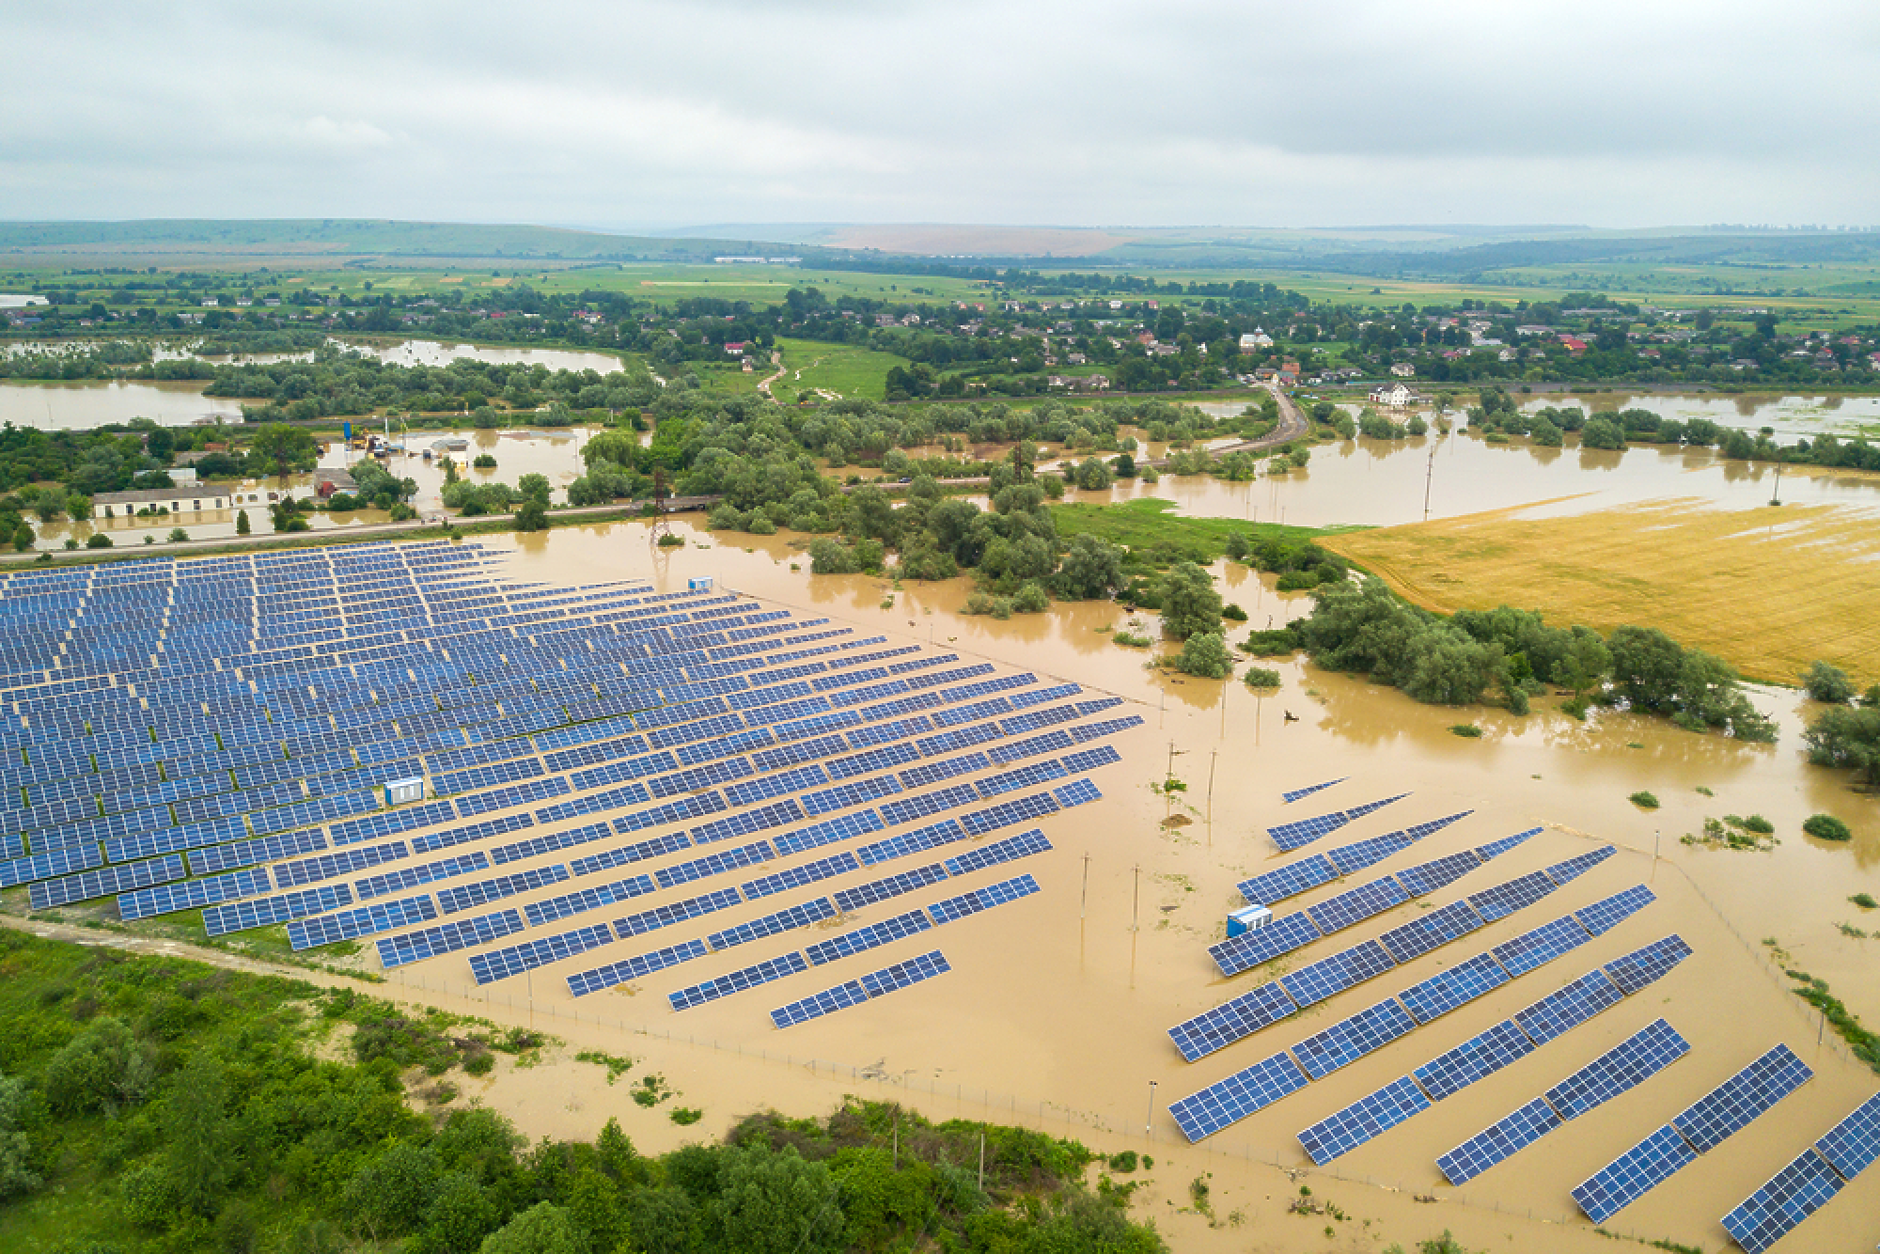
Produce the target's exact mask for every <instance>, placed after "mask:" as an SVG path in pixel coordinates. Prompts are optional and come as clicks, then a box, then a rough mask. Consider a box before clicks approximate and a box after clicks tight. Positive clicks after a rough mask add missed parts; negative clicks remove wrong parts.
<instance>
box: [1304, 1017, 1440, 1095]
mask: <svg viewBox="0 0 1880 1254" xmlns="http://www.w3.org/2000/svg"><path fill="white" fill-rule="evenodd" d="M1416 1026H1417V1025H1416V1021H1415V1020H1413V1019H1412V1018H1411V1017H1410V1016H1409V1014H1408V1013H1406V1012H1405V1010H1404V1008H1403V1007H1402V1006H1400V1005H1398V1004H1397V1002H1395V1001H1390V1000H1386V1001H1381V1002H1378V1003H1377V1004H1376V1005H1375V1006H1368V1007H1366V1008H1365V1009H1363V1010H1360V1011H1359V1012H1358V1013H1357V1014H1355V1015H1352V1016H1351V1017H1350V1018H1348V1019H1344V1020H1342V1021H1340V1022H1338V1023H1334V1024H1333V1025H1332V1026H1331V1027H1329V1028H1326V1029H1325V1030H1324V1031H1323V1032H1318V1033H1315V1034H1314V1035H1312V1036H1308V1037H1307V1038H1306V1039H1305V1040H1303V1041H1300V1042H1299V1043H1298V1044H1297V1045H1294V1046H1293V1050H1292V1053H1293V1057H1294V1058H1296V1059H1298V1060H1299V1065H1300V1067H1301V1068H1303V1069H1304V1070H1305V1073H1306V1074H1307V1075H1309V1076H1311V1077H1312V1078H1313V1079H1314V1080H1323V1079H1324V1078H1325V1077H1326V1076H1328V1075H1330V1074H1331V1073H1332V1072H1334V1071H1336V1070H1338V1069H1339V1068H1340V1067H1344V1066H1348V1065H1349V1064H1351V1063H1354V1062H1356V1061H1357V1060H1358V1059H1360V1058H1362V1057H1364V1056H1365V1055H1366V1054H1368V1053H1370V1052H1371V1051H1373V1050H1377V1049H1382V1048H1383V1047H1384V1046H1386V1045H1388V1044H1390V1043H1391V1042H1392V1041H1394V1040H1396V1039H1397V1038H1398V1037H1400V1036H1403V1035H1404V1034H1406V1033H1408V1032H1411V1031H1413V1030H1415V1028H1416Z"/></svg>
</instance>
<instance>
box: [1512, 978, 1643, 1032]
mask: <svg viewBox="0 0 1880 1254" xmlns="http://www.w3.org/2000/svg"><path fill="white" fill-rule="evenodd" d="M1624 996H1625V995H1624V994H1623V993H1621V992H1620V991H1619V989H1618V986H1617V985H1615V984H1614V983H1613V982H1612V981H1611V980H1609V979H1607V978H1606V975H1605V973H1604V972H1603V971H1588V972H1587V973H1586V974H1585V975H1583V976H1581V977H1580V978H1579V979H1577V980H1574V981H1573V982H1572V983H1570V984H1568V985H1566V986H1564V987H1562V988H1559V989H1556V990H1554V991H1553V992H1551V993H1549V994H1547V996H1545V997H1543V998H1541V999H1540V1000H1539V1001H1537V1002H1535V1003H1534V1004H1533V1005H1531V1006H1528V1007H1526V1008H1525V1009H1522V1010H1519V1011H1517V1012H1516V1013H1515V1016H1514V1021H1515V1022H1516V1023H1517V1024H1519V1025H1520V1027H1521V1030H1522V1031H1523V1032H1526V1033H1527V1034H1528V1039H1529V1040H1531V1041H1533V1042H1534V1043H1535V1044H1536V1045H1545V1044H1546V1043H1547V1042H1549V1041H1551V1040H1553V1039H1554V1038H1555V1037H1556V1036H1560V1035H1562V1034H1563V1033H1565V1032H1569V1031H1571V1030H1572V1029H1574V1028H1577V1027H1578V1026H1580V1024H1582V1023H1585V1022H1586V1021H1587V1020H1588V1019H1590V1018H1592V1017H1593V1016H1594V1015H1596V1014H1598V1013H1599V1012H1600V1011H1602V1010H1605V1009H1606V1008H1607V1007H1609V1006H1616V1005H1618V1004H1619V1002H1620V1001H1622V1000H1624Z"/></svg>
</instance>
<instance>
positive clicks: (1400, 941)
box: [1377, 901, 1487, 965]
mask: <svg viewBox="0 0 1880 1254" xmlns="http://www.w3.org/2000/svg"><path fill="white" fill-rule="evenodd" d="M1486 926H1487V924H1485V923H1483V922H1482V916H1481V915H1479V914H1477V913H1476V912H1475V911H1473V910H1471V909H1469V903H1468V902H1466V901H1452V902H1450V903H1449V904H1448V905H1446V906H1444V907H1442V908H1441V909H1438V910H1432V911H1430V912H1429V913H1428V914H1422V915H1418V916H1417V917H1416V918H1414V919H1411V920H1410V921H1409V922H1408V923H1405V924H1403V925H1402V926H1400V927H1394V928H1392V929H1391V930H1390V931H1388V932H1385V933H1384V934H1383V935H1382V936H1379V937H1378V938H1377V940H1378V943H1379V944H1380V945H1382V946H1384V948H1385V949H1387V950H1389V951H1390V956H1391V957H1392V958H1395V959H1396V960H1397V962H1398V963H1399V965H1401V964H1403V963H1406V962H1409V961H1410V960H1411V959H1412V958H1420V957H1422V956H1423V955H1424V954H1426V953H1429V952H1430V951H1431V950H1433V949H1437V948H1440V947H1441V946H1443V945H1447V944H1448V943H1449V942H1450V941H1453V940H1459V939H1461V938H1462V937H1464V936H1467V935H1468V934H1469V933H1470V932H1473V931H1476V930H1477V929H1479V928H1483V927H1486Z"/></svg>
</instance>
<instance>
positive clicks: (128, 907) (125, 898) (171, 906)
mask: <svg viewBox="0 0 1880 1254" xmlns="http://www.w3.org/2000/svg"><path fill="white" fill-rule="evenodd" d="M272 887H273V885H272V884H270V883H269V882H268V873H267V872H266V871H260V870H253V869H249V870H242V871H235V872H233V873H231V874H229V875H218V876H215V877H214V878H212V879H200V880H185V881H183V882H182V883H180V884H161V885H158V886H156V887H154V888H141V889H138V890H136V891H135V892H128V893H124V894H122V895H120V896H119V897H118V917H119V918H120V919H123V920H124V921H125V922H130V921H132V920H135V919H148V918H152V917H154V916H156V915H159V914H169V913H171V912H173V911H176V910H197V909H200V908H202V907H203V906H210V905H214V904H215V903H217V902H220V901H228V900H230V899H231V898H235V897H253V896H256V895H258V894H260V893H265V892H267V891H268V890H269V889H271V888H272Z"/></svg>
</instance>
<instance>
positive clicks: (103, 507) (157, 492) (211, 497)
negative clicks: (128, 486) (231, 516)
mask: <svg viewBox="0 0 1880 1254" xmlns="http://www.w3.org/2000/svg"><path fill="white" fill-rule="evenodd" d="M233 491H234V490H233V489H231V488H229V487H227V486H225V485H222V484H213V483H186V484H182V485H179V486H177V487H174V488H133V489H132V490H130V491H128V492H100V493H98V495H96V496H94V497H92V498H91V504H92V508H93V509H94V510H96V511H97V514H98V516H99V517H100V518H134V517H136V516H137V514H138V513H139V512H140V511H142V510H149V511H150V512H151V513H156V512H157V511H159V510H163V511H166V512H168V513H172V514H180V513H183V512H185V511H187V512H189V513H192V514H200V513H201V512H202V511H204V510H213V509H228V508H229V507H230V505H231V504H233V501H234V495H233Z"/></svg>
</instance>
